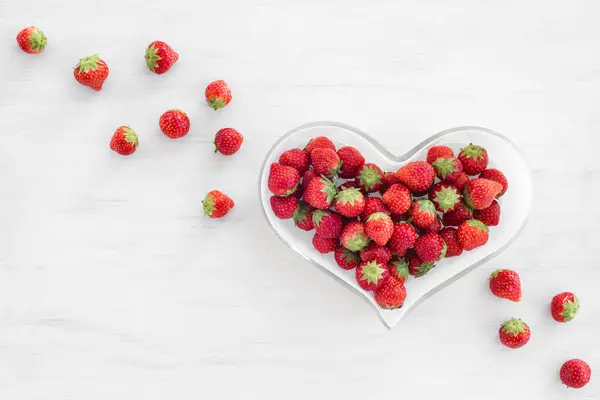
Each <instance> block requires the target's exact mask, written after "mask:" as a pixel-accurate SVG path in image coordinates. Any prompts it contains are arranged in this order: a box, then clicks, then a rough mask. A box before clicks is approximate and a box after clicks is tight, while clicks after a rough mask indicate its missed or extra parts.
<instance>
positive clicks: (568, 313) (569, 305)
mask: <svg viewBox="0 0 600 400" xmlns="http://www.w3.org/2000/svg"><path fill="white" fill-rule="evenodd" d="M577 311H579V300H577V297H575V298H574V299H573V300H572V301H571V300H567V301H565V302H564V303H563V311H562V312H561V313H560V315H562V316H563V318H564V319H565V322H567V321H570V320H572V319H573V318H575V315H576V314H577Z"/></svg>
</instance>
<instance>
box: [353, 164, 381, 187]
mask: <svg viewBox="0 0 600 400" xmlns="http://www.w3.org/2000/svg"><path fill="white" fill-rule="evenodd" d="M356 184H357V185H358V186H359V187H360V188H361V189H362V190H364V191H365V192H367V193H371V192H377V191H378V190H379V189H381V186H382V185H383V172H381V169H380V168H379V167H378V166H377V165H375V164H371V163H366V164H363V166H362V167H360V169H359V170H358V174H357V175H356Z"/></svg>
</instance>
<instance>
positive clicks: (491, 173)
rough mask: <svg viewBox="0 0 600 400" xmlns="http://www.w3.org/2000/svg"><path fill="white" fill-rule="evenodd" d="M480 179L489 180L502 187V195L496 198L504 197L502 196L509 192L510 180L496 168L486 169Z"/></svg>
mask: <svg viewBox="0 0 600 400" xmlns="http://www.w3.org/2000/svg"><path fill="white" fill-rule="evenodd" d="M479 177H480V178H483V179H489V180H490V181H494V182H498V183H499V184H501V185H502V190H501V191H500V193H498V195H496V197H502V195H503V194H504V193H506V191H507V190H508V180H507V179H506V176H504V174H503V173H502V172H500V171H499V170H497V169H495V168H490V169H486V170H485V171H483V172H482V173H481V174H480V175H479Z"/></svg>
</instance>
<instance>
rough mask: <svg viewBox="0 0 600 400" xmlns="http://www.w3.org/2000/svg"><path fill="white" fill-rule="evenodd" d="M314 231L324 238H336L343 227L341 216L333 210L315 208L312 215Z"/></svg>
mask: <svg viewBox="0 0 600 400" xmlns="http://www.w3.org/2000/svg"><path fill="white" fill-rule="evenodd" d="M312 220H313V225H314V226H315V231H316V232H317V233H318V234H319V236H321V237H323V238H326V239H333V238H338V237H340V235H341V234H342V229H344V220H343V219H342V216H341V215H340V214H338V213H335V212H333V211H325V210H315V211H314V212H313V216H312Z"/></svg>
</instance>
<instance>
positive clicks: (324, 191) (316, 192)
mask: <svg viewBox="0 0 600 400" xmlns="http://www.w3.org/2000/svg"><path fill="white" fill-rule="evenodd" d="M288 168H289V167H288ZM294 171H295V170H294ZM336 195H337V189H336V187H335V185H334V184H333V182H331V181H330V180H329V179H327V178H325V177H323V176H321V177H315V178H314V179H312V180H311V181H310V182H309V183H308V186H307V187H306V190H305V191H304V200H305V201H306V202H307V203H308V204H310V205H311V206H313V207H314V208H320V209H322V210H326V209H328V208H329V207H331V203H332V202H333V199H334V198H335V196H336Z"/></svg>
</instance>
